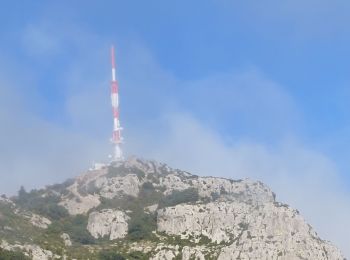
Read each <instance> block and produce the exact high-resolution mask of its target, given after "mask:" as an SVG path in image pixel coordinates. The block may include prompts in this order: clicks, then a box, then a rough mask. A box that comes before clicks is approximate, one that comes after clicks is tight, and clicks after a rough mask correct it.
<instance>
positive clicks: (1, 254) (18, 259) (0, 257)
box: [0, 248, 30, 260]
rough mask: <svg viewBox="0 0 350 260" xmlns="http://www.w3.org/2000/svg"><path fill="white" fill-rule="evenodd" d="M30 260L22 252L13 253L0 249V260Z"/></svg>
mask: <svg viewBox="0 0 350 260" xmlns="http://www.w3.org/2000/svg"><path fill="white" fill-rule="evenodd" d="M29 259H30V258H29V257H27V256H25V255H24V254H23V253H21V252H12V251H7V250H4V249H2V248H0V260H29Z"/></svg>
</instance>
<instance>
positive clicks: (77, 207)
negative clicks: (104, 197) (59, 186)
mask: <svg viewBox="0 0 350 260" xmlns="http://www.w3.org/2000/svg"><path fill="white" fill-rule="evenodd" d="M78 183H79V181H75V182H74V183H73V184H72V185H71V186H69V187H68V190H69V194H67V195H65V196H63V197H62V201H61V202H60V203H59V205H61V206H63V207H65V208H66V209H67V210H68V212H69V214H71V215H78V214H84V213H86V212H88V211H89V210H90V209H92V208H95V207H97V206H98V205H100V203H101V202H100V196H99V195H98V194H93V195H92V194H87V195H86V196H83V195H81V194H80V193H79V192H78V186H79V184H78Z"/></svg>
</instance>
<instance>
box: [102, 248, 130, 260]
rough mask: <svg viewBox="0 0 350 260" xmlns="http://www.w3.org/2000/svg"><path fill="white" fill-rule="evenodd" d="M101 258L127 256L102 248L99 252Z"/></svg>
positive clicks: (104, 259) (121, 257) (117, 258)
mask: <svg viewBox="0 0 350 260" xmlns="http://www.w3.org/2000/svg"><path fill="white" fill-rule="evenodd" d="M98 259H99V260H126V258H125V257H124V256H122V255H120V254H119V253H117V252H115V251H112V250H102V251H100V253H99V254H98Z"/></svg>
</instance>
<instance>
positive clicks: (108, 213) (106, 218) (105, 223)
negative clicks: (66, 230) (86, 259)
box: [87, 209, 129, 240]
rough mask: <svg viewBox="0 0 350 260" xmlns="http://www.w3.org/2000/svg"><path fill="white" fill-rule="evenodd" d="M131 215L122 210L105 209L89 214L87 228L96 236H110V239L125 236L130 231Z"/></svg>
mask: <svg viewBox="0 0 350 260" xmlns="http://www.w3.org/2000/svg"><path fill="white" fill-rule="evenodd" d="M128 220H129V217H128V216H127V215H126V214H125V213H124V212H123V211H120V210H112V209H105V210H102V211H100V212H96V211H95V212H92V213H90V215H89V220H88V225H87V229H88V231H89V232H90V234H91V235H92V236H93V237H94V238H100V237H104V236H108V237H109V239H110V240H114V239H117V238H123V237H125V236H126V234H127V232H128V222H127V221H128Z"/></svg>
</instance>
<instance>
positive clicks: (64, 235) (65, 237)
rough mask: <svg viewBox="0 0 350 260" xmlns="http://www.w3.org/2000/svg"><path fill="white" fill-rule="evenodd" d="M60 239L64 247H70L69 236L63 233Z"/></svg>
mask: <svg viewBox="0 0 350 260" xmlns="http://www.w3.org/2000/svg"><path fill="white" fill-rule="evenodd" d="M61 238H62V240H63V243H64V245H65V246H72V241H71V240H70V236H69V235H68V234H67V233H63V234H62V235H61Z"/></svg>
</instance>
